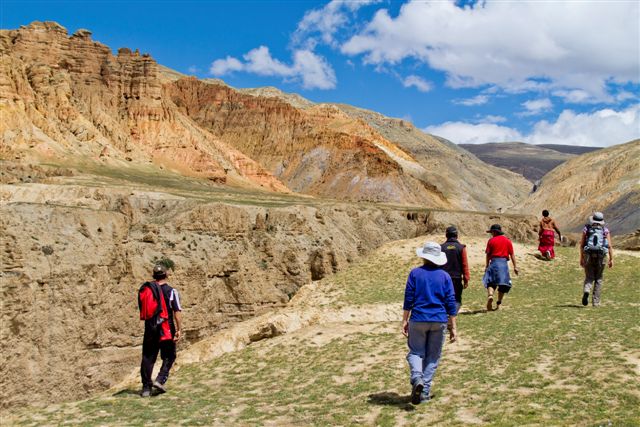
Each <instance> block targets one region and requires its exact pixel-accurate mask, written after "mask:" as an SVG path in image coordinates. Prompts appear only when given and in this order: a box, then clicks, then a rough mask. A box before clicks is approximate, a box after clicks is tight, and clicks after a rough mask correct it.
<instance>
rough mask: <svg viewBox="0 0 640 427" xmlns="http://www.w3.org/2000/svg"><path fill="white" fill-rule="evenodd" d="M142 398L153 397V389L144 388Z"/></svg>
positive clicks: (141, 393)
mask: <svg viewBox="0 0 640 427" xmlns="http://www.w3.org/2000/svg"><path fill="white" fill-rule="evenodd" d="M140 396H141V397H151V389H150V388H147V387H145V388H143V389H142V392H140Z"/></svg>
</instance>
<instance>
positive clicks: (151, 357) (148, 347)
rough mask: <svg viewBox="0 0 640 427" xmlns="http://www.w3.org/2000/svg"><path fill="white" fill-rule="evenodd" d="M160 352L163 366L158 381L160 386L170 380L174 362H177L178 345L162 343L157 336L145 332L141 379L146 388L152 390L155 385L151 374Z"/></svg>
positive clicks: (167, 341)
mask: <svg viewBox="0 0 640 427" xmlns="http://www.w3.org/2000/svg"><path fill="white" fill-rule="evenodd" d="M158 352H160V358H161V359H162V366H161V367H160V372H158V376H157V377H156V380H158V382H159V383H160V384H164V383H166V382H167V379H168V378H169V370H170V369H171V366H173V362H175V361H176V343H175V341H173V340H166V341H160V337H159V336H158V335H157V334H153V333H149V332H148V331H145V334H144V341H142V362H141V363H140V379H141V380H142V387H144V388H151V384H152V383H153V380H152V379H151V374H152V372H153V365H154V364H155V363H156V359H157V358H158Z"/></svg>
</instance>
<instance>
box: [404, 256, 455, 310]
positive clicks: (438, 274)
mask: <svg viewBox="0 0 640 427" xmlns="http://www.w3.org/2000/svg"><path fill="white" fill-rule="evenodd" d="M403 308H404V309H405V310H411V319H410V320H411V321H412V322H442V323H445V322H447V320H448V316H447V314H448V315H449V316H455V315H456V311H457V307H456V296H455V292H454V290H453V282H452V281H451V277H450V276H449V274H447V272H445V271H444V270H442V269H441V268H439V267H434V266H426V265H423V266H422V267H418V268H414V269H413V270H411V273H409V277H408V278H407V285H406V287H405V290H404V306H403Z"/></svg>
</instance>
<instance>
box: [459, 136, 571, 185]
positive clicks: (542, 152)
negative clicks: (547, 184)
mask: <svg viewBox="0 0 640 427" xmlns="http://www.w3.org/2000/svg"><path fill="white" fill-rule="evenodd" d="M460 147H462V148H464V149H465V150H467V151H469V152H470V153H473V154H474V155H476V156H477V157H478V158H479V159H481V160H482V161H483V162H487V163H489V164H491V165H494V166H497V167H500V168H503V169H508V170H510V171H512V172H515V173H518V174H520V175H522V176H524V177H525V178H527V179H528V180H529V181H531V182H536V181H537V180H539V179H541V178H542V177H543V176H544V175H545V174H546V173H547V172H549V171H550V170H551V169H553V168H555V167H556V166H558V165H560V164H562V163H564V162H566V161H567V160H569V159H571V158H573V157H575V156H576V154H569V153H563V152H560V151H556V150H554V149H551V148H545V147H541V146H538V145H533V144H525V143H524V142H493V143H488V144H460Z"/></svg>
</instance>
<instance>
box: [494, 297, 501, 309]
mask: <svg viewBox="0 0 640 427" xmlns="http://www.w3.org/2000/svg"><path fill="white" fill-rule="evenodd" d="M500 304H502V301H500V300H498V301H496V308H495V310H496V311H497V310H498V309H499V308H500Z"/></svg>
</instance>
